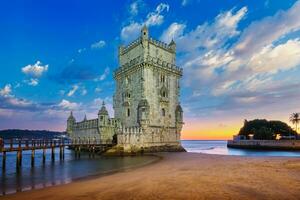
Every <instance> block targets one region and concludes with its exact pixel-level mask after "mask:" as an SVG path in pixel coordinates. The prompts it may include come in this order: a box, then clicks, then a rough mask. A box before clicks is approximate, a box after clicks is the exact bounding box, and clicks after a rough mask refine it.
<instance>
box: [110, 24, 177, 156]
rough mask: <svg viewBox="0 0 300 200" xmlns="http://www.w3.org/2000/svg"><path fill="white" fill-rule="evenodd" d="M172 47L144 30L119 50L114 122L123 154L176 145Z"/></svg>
mask: <svg viewBox="0 0 300 200" xmlns="http://www.w3.org/2000/svg"><path fill="white" fill-rule="evenodd" d="M175 57H176V44H175V42H174V41H173V40H172V42H171V43H170V44H165V43H163V42H160V41H156V40H154V39H152V38H150V37H149V32H148V29H147V27H143V29H142V30H141V36H140V37H139V38H138V39H137V40H135V41H134V42H132V43H131V44H129V45H128V46H127V47H124V46H120V47H119V63H120V66H119V68H118V69H117V70H116V71H115V73H114V78H115V82H116V91H115V94H114V110H115V118H117V119H119V120H120V122H121V124H122V127H123V129H122V130H120V131H119V133H118V144H119V145H122V146H123V147H124V150H125V151H130V149H136V148H149V147H154V146H165V145H167V146H178V147H179V148H180V147H181V145H180V132H181V129H182V125H183V118H182V114H183V113H182V109H181V106H180V102H179V95H180V84H179V82H180V78H181V76H182V69H181V68H179V67H177V66H176V65H175Z"/></svg>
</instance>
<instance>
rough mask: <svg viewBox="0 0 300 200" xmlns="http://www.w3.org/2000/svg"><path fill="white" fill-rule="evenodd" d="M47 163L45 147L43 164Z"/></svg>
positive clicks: (44, 149) (44, 148)
mask: <svg viewBox="0 0 300 200" xmlns="http://www.w3.org/2000/svg"><path fill="white" fill-rule="evenodd" d="M45 162H46V147H45V145H44V147H43V164H45Z"/></svg>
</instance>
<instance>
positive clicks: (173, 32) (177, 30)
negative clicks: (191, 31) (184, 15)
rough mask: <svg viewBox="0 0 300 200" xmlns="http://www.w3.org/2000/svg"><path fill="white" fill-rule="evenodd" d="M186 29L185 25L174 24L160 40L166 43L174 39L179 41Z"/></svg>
mask: <svg viewBox="0 0 300 200" xmlns="http://www.w3.org/2000/svg"><path fill="white" fill-rule="evenodd" d="M185 27H186V25H185V24H179V23H177V22H174V23H172V24H171V25H170V26H169V28H168V29H167V30H165V31H164V32H163V34H162V35H161V37H160V40H161V41H163V42H166V43H170V42H171V40H172V39H174V40H177V39H178V38H179V37H180V36H182V34H183V31H184V29H185Z"/></svg>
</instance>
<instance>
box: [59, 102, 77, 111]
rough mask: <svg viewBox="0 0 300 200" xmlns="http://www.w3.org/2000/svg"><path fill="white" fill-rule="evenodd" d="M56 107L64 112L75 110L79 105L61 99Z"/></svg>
mask: <svg viewBox="0 0 300 200" xmlns="http://www.w3.org/2000/svg"><path fill="white" fill-rule="evenodd" d="M58 106H59V107H61V108H62V109H64V110H77V109H78V108H79V107H80V104H78V103H75V102H70V101H68V100H66V99H63V100H62V101H61V102H60V103H59V104H58Z"/></svg>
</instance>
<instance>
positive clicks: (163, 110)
mask: <svg viewBox="0 0 300 200" xmlns="http://www.w3.org/2000/svg"><path fill="white" fill-rule="evenodd" d="M161 115H162V116H163V117H164V116H166V110H165V109H164V108H162V109H161Z"/></svg>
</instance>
